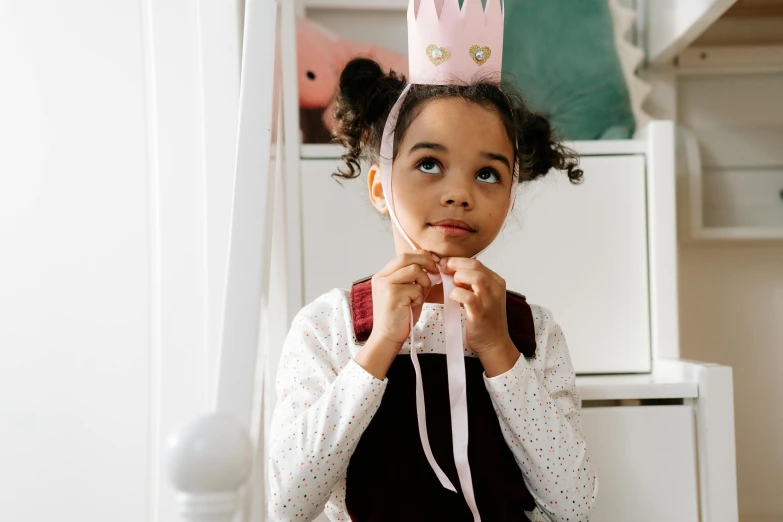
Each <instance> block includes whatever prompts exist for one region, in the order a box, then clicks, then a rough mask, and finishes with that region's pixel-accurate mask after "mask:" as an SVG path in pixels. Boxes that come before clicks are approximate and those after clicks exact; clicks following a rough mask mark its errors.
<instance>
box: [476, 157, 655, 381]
mask: <svg viewBox="0 0 783 522" xmlns="http://www.w3.org/2000/svg"><path fill="white" fill-rule="evenodd" d="M582 168H583V169H584V172H585V175H584V182H583V183H582V184H581V185H572V184H570V183H569V181H568V178H567V176H566V175H565V174H561V173H550V175H548V176H547V177H545V178H543V179H541V180H538V181H534V182H532V183H529V184H527V185H523V186H522V188H520V191H519V195H518V196H517V200H516V204H515V208H514V212H513V214H512V216H511V217H510V218H509V222H508V224H507V225H506V228H505V230H504V231H503V232H502V233H501V235H500V236H499V237H498V238H497V239H496V240H495V242H494V243H493V244H492V246H491V247H490V248H489V249H488V250H487V252H486V253H484V254H482V255H481V256H480V259H481V260H482V261H483V262H484V263H485V264H486V265H487V266H489V267H490V268H492V269H493V270H495V271H496V272H497V273H498V274H500V275H501V276H502V277H503V278H504V279H505V280H506V283H507V286H508V288H509V289H510V290H515V291H517V292H519V293H521V294H524V295H526V296H527V298H528V301H529V302H531V303H535V304H539V305H541V306H544V307H546V308H548V309H550V310H551V311H552V313H553V314H554V317H555V320H556V321H557V322H558V323H559V324H560V325H561V326H562V328H563V331H564V333H565V336H566V339H567V340H568V346H569V350H570V352H571V357H572V359H573V363H574V367H575V368H576V370H577V372H579V373H624V372H647V371H649V370H650V357H651V348H650V346H651V342H650V307H649V286H648V279H647V278H648V272H647V271H648V262H647V218H646V215H647V211H646V193H645V164H644V157H643V156H592V157H585V158H583V159H582Z"/></svg>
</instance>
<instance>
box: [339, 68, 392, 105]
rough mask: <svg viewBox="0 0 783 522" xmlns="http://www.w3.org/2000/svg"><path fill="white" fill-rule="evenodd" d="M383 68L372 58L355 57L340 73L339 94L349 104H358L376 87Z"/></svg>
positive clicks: (381, 76)
mask: <svg viewBox="0 0 783 522" xmlns="http://www.w3.org/2000/svg"><path fill="white" fill-rule="evenodd" d="M383 76H384V74H383V69H381V66H380V65H379V64H378V62H376V61H374V60H370V59H368V58H355V59H353V60H351V61H350V62H348V64H347V65H346V66H345V69H343V72H342V74H340V95H341V96H342V97H343V99H344V100H345V101H347V102H348V103H350V104H351V105H360V104H362V102H363V101H364V100H366V99H367V97H368V96H369V95H370V94H371V93H372V92H373V91H374V90H375V89H376V87H377V84H378V82H379V81H380V80H381V78H383Z"/></svg>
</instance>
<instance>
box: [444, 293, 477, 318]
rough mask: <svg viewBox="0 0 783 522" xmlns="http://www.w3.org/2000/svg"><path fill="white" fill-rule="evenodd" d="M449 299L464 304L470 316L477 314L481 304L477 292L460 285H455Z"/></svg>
mask: <svg viewBox="0 0 783 522" xmlns="http://www.w3.org/2000/svg"><path fill="white" fill-rule="evenodd" d="M449 299H451V300H453V301H456V302H458V303H459V304H461V305H463V306H464V307H465V312H466V313H468V314H469V315H470V316H473V315H476V312H478V310H479V306H480V304H481V303H480V301H479V298H478V296H477V295H476V294H474V293H473V292H471V291H470V290H466V289H464V288H460V287H455V288H454V290H452V291H451V293H450V294H449Z"/></svg>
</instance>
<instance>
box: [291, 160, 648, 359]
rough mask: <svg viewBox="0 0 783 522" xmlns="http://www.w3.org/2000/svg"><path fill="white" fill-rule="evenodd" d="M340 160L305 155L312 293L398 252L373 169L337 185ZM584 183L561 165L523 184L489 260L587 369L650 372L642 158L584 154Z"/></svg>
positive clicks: (307, 281) (366, 271) (344, 284)
mask: <svg viewBox="0 0 783 522" xmlns="http://www.w3.org/2000/svg"><path fill="white" fill-rule="evenodd" d="M338 165H339V161H338V160H305V161H303V162H302V184H301V186H302V220H303V221H302V234H303V253H304V290H305V300H306V301H307V302H309V301H311V300H312V299H314V298H316V297H317V296H318V295H320V294H322V293H324V292H327V291H329V290H330V289H332V288H334V287H341V288H348V287H349V286H350V285H351V282H353V281H354V280H356V279H358V278H360V277H362V276H364V275H370V274H372V273H374V272H375V271H377V270H378V269H379V268H381V267H382V266H384V265H385V264H386V263H387V262H388V261H389V259H391V257H393V256H394V247H393V243H392V239H391V223H390V221H389V219H388V217H382V216H380V215H379V214H378V213H377V212H376V211H375V209H373V208H372V207H371V205H370V203H369V199H368V196H367V184H366V178H364V177H361V178H360V179H355V180H343V181H341V184H338V183H337V182H336V181H335V180H334V179H332V178H331V177H330V173H332V172H334V170H335V169H336V168H337V166H338ZM582 166H583V169H584V171H585V181H584V183H583V184H581V185H579V186H573V185H571V184H569V183H568V180H567V177H566V176H565V175H564V174H560V173H554V174H551V175H550V176H547V177H546V178H544V179H542V180H540V181H536V182H533V183H530V184H527V185H524V186H523V187H521V188H520V191H519V196H518V197H517V201H516V205H515V209H514V212H513V214H512V216H511V217H510V218H509V222H508V225H507V226H506V229H505V230H504V231H503V232H502V233H501V235H500V236H499V237H498V238H497V239H496V240H495V243H494V244H493V245H492V246H491V247H490V249H489V250H487V252H485V253H484V254H482V255H481V257H480V259H481V260H482V261H483V262H484V263H485V264H487V266H489V267H490V268H492V269H493V270H495V271H496V272H498V273H499V274H500V275H501V276H502V277H504V278H505V279H506V281H507V285H508V288H509V289H511V290H515V291H517V292H520V293H522V294H525V295H526V296H527V297H528V300H529V301H530V302H531V303H535V304H540V305H542V306H545V307H547V308H549V309H550V310H552V312H553V313H554V316H555V319H556V320H557V321H558V322H559V323H560V324H561V326H562V327H563V330H564V332H565V334H566V338H567V339H568V342H569V347H570V350H571V356H572V358H573V362H574V367H575V368H576V370H577V372H579V373H612V372H616V373H619V372H645V371H649V369H650V324H649V317H650V314H649V292H648V284H647V226H646V208H645V166H644V158H643V157H642V156H601V157H586V158H584V159H583V160H582Z"/></svg>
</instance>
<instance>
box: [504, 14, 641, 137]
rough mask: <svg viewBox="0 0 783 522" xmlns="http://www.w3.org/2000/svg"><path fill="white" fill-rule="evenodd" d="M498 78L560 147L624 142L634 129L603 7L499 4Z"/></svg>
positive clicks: (611, 30)
mask: <svg viewBox="0 0 783 522" xmlns="http://www.w3.org/2000/svg"><path fill="white" fill-rule="evenodd" d="M505 5H506V24H505V42H504V48H503V74H504V77H505V79H509V80H512V81H514V82H515V83H516V84H517V85H518V86H519V88H520V89H521V90H522V92H523V93H524V95H525V97H526V99H527V101H528V103H529V104H530V106H531V109H533V110H536V111H539V112H541V113H543V114H544V115H546V116H547V117H548V118H549V119H550V121H552V123H553V125H554V126H555V127H556V128H557V129H558V130H559V132H560V134H561V136H562V137H563V138H564V139H566V140H595V139H626V138H630V137H631V136H632V134H633V131H634V127H635V121H634V117H633V112H632V110H631V102H630V98H629V95H628V86H627V85H626V83H625V78H624V77H623V71H622V68H621V64H620V59H619V57H618V55H617V50H616V49H615V45H614V27H613V25H612V18H611V13H610V10H609V4H608V1H607V0H506V2H505Z"/></svg>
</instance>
